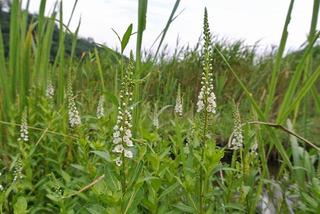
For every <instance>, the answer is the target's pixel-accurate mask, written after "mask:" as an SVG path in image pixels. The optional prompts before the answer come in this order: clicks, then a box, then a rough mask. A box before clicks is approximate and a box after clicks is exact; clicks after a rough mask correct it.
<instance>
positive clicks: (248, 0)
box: [30, 0, 313, 53]
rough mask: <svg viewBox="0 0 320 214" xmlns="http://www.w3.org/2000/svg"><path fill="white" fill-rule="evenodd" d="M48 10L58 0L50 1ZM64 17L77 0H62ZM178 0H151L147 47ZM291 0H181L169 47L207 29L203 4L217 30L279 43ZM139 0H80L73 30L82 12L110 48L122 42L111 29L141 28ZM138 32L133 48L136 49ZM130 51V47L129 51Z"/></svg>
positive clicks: (296, 22) (292, 38)
mask: <svg viewBox="0 0 320 214" xmlns="http://www.w3.org/2000/svg"><path fill="white" fill-rule="evenodd" d="M40 1H41V0H31V5H30V10H31V11H32V12H36V11H37V10H38V7H39V3H40ZM47 2H48V7H47V14H48V13H49V11H50V9H52V5H53V4H54V2H55V0H47ZM63 2H64V15H65V17H64V20H65V23H66V22H67V20H68V19H69V16H70V13H71V11H72V6H73V3H74V0H63ZM174 3H175V1H174V0H149V1H148V12H147V26H146V31H145V33H144V38H143V48H144V49H146V50H149V48H150V47H151V45H152V43H153V41H154V40H155V39H156V37H157V36H158V34H159V33H160V32H161V31H162V29H163V28H164V26H165V24H166V22H167V19H168V17H169V15H170V13H171V10H172V8H173V6H174ZM289 3H290V0H241V1H240V0H181V2H180V6H179V8H178V13H179V12H180V11H181V10H183V9H184V12H183V13H182V14H181V15H180V16H179V17H178V19H176V20H175V21H174V22H173V23H172V25H171V27H170V29H169V32H168V34H167V36H166V38H165V41H164V43H166V44H168V46H169V49H170V50H174V48H175V47H176V41H177V38H179V44H180V45H187V44H189V45H190V46H194V45H195V44H196V43H197V41H198V38H199V36H200V35H201V32H202V23H203V11H204V7H205V6H206V7H207V8H208V13H209V23H210V29H211V31H212V33H213V34H214V35H217V36H219V37H221V38H227V39H229V40H231V41H232V40H237V39H242V40H245V43H246V44H247V45H253V44H254V43H255V42H257V41H258V40H260V43H259V44H260V46H261V50H263V49H265V48H267V47H271V45H278V43H279V41H280V37H281V33H282V28H283V25H284V21H285V16H286V13H287V9H288V6H289ZM312 6H313V0H296V1H295V5H294V10H293V16H292V21H291V23H290V26H289V38H288V43H287V50H288V49H296V48H298V47H299V46H300V45H301V44H302V43H303V42H304V41H305V40H306V36H307V34H308V31H309V28H310V21H311V15H312ZM137 8H138V0H90V1H89V0H79V1H78V6H77V9H76V11H75V15H74V18H73V21H72V24H71V29H73V30H74V29H75V28H76V26H77V24H78V21H79V18H80V17H81V28H80V35H81V36H82V37H92V38H94V40H95V41H96V42H98V43H105V44H106V45H107V46H109V47H110V48H116V47H119V42H118V40H117V37H116V36H115V34H114V33H113V32H112V30H111V28H113V29H115V30H116V31H117V32H118V33H119V34H120V35H122V34H123V33H124V32H125V30H126V28H127V26H128V25H129V24H130V23H133V24H134V31H136V29H137ZM135 39H136V37H133V38H132V40H131V41H130V43H129V46H128V49H133V50H134V49H135ZM128 51H129V50H127V51H126V53H128Z"/></svg>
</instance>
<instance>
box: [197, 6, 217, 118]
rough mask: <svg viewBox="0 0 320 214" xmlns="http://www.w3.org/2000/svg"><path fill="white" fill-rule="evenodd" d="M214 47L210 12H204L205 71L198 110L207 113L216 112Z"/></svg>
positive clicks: (203, 63)
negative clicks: (213, 70)
mask: <svg viewBox="0 0 320 214" xmlns="http://www.w3.org/2000/svg"><path fill="white" fill-rule="evenodd" d="M211 54H212V49H211V35H210V29H209V23H208V13H207V10H205V14H204V49H203V62H202V67H203V72H202V76H201V90H200V92H199V95H198V102H197V112H202V111H206V112H207V113H213V114H215V113H216V107H217V104H216V96H215V94H214V91H213V73H212V63H211V61H212V56H211Z"/></svg>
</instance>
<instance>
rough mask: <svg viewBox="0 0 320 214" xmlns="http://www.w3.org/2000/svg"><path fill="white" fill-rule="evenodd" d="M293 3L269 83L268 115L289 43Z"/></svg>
mask: <svg viewBox="0 0 320 214" xmlns="http://www.w3.org/2000/svg"><path fill="white" fill-rule="evenodd" d="M293 4H294V0H291V1H290V5H289V8H288V12H287V17H286V21H285V24H284V28H283V31H282V36H281V41H280V45H279V49H278V52H277V56H276V59H275V62H274V65H273V69H272V73H271V80H270V83H269V89H268V96H267V101H266V106H265V114H266V115H268V114H269V113H270V111H271V108H272V104H273V101H274V95H275V91H276V87H277V82H278V77H279V72H280V68H281V61H282V56H283V53H284V50H285V46H286V43H287V38H288V27H289V23H290V20H291V13H292V10H293Z"/></svg>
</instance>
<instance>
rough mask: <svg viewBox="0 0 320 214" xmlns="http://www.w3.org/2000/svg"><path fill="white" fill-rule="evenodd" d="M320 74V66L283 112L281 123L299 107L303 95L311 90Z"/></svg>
mask: <svg viewBox="0 0 320 214" xmlns="http://www.w3.org/2000/svg"><path fill="white" fill-rule="evenodd" d="M319 76H320V66H319V67H318V68H317V70H316V71H315V72H313V74H312V75H311V76H310V77H309V78H308V80H307V81H305V83H304V85H303V86H302V87H301V89H300V91H299V92H298V93H297V95H296V96H295V99H294V100H293V101H292V102H291V104H290V105H289V106H288V108H287V109H286V111H285V112H284V113H283V115H282V117H280V118H279V123H283V122H284V120H285V118H287V117H288V115H289V114H290V113H291V111H292V110H293V109H294V108H296V107H297V104H299V102H300V101H301V100H302V98H303V97H305V95H306V94H307V93H308V92H309V91H310V90H311V88H312V86H313V84H314V83H315V82H316V81H317V79H318V78H319Z"/></svg>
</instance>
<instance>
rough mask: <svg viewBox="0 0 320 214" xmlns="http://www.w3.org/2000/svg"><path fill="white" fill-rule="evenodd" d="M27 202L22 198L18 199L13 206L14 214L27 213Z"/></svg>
mask: <svg viewBox="0 0 320 214" xmlns="http://www.w3.org/2000/svg"><path fill="white" fill-rule="evenodd" d="M27 207H28V202H27V200H26V199H25V198H24V197H20V198H18V200H17V202H16V203H15V204H14V206H13V209H14V214H24V213H27Z"/></svg>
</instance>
